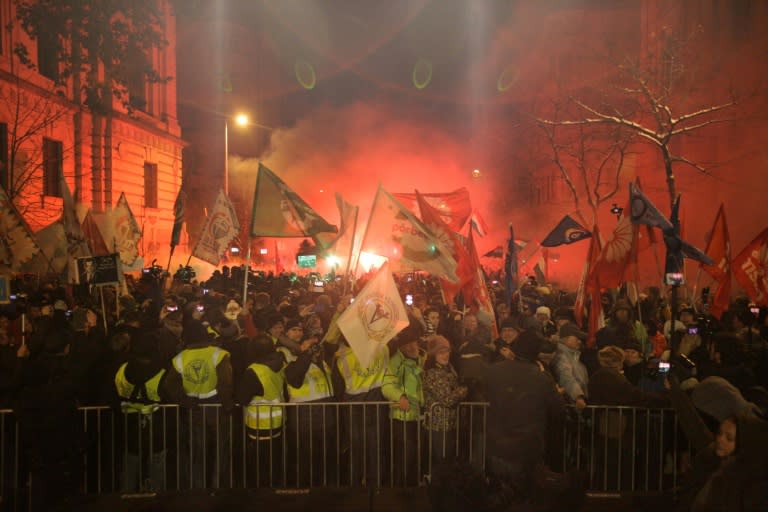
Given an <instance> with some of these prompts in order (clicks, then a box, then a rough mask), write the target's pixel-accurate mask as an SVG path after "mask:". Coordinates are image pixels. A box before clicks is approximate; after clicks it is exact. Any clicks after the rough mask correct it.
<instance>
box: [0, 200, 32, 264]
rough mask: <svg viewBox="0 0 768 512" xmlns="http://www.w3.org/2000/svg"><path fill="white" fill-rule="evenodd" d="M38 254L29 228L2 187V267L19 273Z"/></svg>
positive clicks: (0, 224) (0, 225)
mask: <svg viewBox="0 0 768 512" xmlns="http://www.w3.org/2000/svg"><path fill="white" fill-rule="evenodd" d="M38 252H40V248H39V247H38V245H37V242H36V241H35V237H34V236H33V235H32V232H31V231H30V229H29V226H27V223H26V222H24V219H23V218H22V216H21V215H20V214H19V212H18V211H17V210H16V207H15V206H14V205H13V203H12V202H11V200H10V199H9V198H8V196H7V195H6V193H5V189H3V187H0V267H2V268H4V269H7V270H10V271H11V272H18V271H19V270H21V266H22V265H23V264H24V263H27V262H28V261H30V260H31V259H32V258H34V257H35V255H36V254H37V253H38Z"/></svg>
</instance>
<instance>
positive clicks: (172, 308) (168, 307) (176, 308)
mask: <svg viewBox="0 0 768 512" xmlns="http://www.w3.org/2000/svg"><path fill="white" fill-rule="evenodd" d="M165 310H166V311H168V312H173V311H178V310H179V306H165Z"/></svg>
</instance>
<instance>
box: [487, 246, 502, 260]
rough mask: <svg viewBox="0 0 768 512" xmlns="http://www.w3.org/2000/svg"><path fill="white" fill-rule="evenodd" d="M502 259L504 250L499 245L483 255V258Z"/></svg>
mask: <svg viewBox="0 0 768 512" xmlns="http://www.w3.org/2000/svg"><path fill="white" fill-rule="evenodd" d="M503 257H504V248H503V247H502V246H500V245H497V246H496V247H494V248H493V249H491V250H490V251H488V252H487V253H485V254H483V258H503Z"/></svg>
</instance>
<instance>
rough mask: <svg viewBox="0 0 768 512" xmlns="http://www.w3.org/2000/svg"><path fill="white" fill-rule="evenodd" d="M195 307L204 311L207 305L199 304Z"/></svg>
mask: <svg viewBox="0 0 768 512" xmlns="http://www.w3.org/2000/svg"><path fill="white" fill-rule="evenodd" d="M195 309H197V311H199V312H200V313H202V312H203V311H205V306H203V305H202V304H198V305H197V307H196V308H195Z"/></svg>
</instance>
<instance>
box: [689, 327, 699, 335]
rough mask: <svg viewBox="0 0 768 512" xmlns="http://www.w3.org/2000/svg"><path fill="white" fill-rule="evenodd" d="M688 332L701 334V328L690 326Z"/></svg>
mask: <svg viewBox="0 0 768 512" xmlns="http://www.w3.org/2000/svg"><path fill="white" fill-rule="evenodd" d="M688 334H699V328H698V327H689V328H688Z"/></svg>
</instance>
